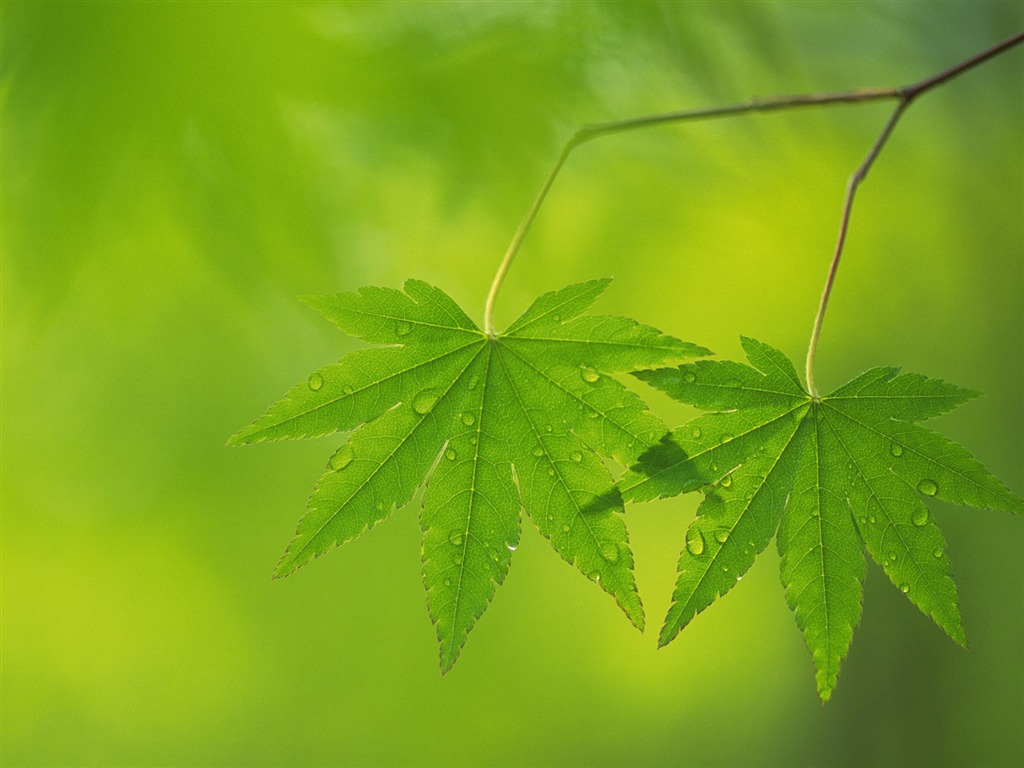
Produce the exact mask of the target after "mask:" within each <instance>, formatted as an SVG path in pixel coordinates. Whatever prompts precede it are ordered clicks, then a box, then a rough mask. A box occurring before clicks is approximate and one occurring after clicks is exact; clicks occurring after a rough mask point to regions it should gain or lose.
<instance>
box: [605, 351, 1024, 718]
mask: <svg viewBox="0 0 1024 768" xmlns="http://www.w3.org/2000/svg"><path fill="white" fill-rule="evenodd" d="M743 347H744V350H745V351H746V353H747V357H748V359H749V361H750V363H751V364H752V366H753V367H751V366H750V365H744V364H740V363H736V362H730V361H698V362H696V363H693V364H688V365H682V366H680V367H678V368H671V369H658V370H652V371H641V372H638V373H637V374H636V375H637V376H638V377H639V378H641V379H642V380H644V381H646V382H647V383H648V384H651V385H652V386H654V387H657V388H658V389H660V390H663V391H664V392H666V393H667V394H669V395H670V396H672V397H673V398H675V399H677V400H680V401H682V402H684V403H688V404H690V405H694V406H696V407H698V408H700V409H702V410H705V411H710V413H706V414H704V415H702V416H699V417H697V418H696V419H694V420H692V421H690V422H689V423H687V424H686V425H684V426H682V427H680V428H679V429H677V430H675V431H674V432H673V433H672V435H671V437H670V438H668V439H666V440H665V441H664V442H663V443H662V444H661V445H660V446H658V447H657V448H655V449H653V450H652V451H650V452H648V454H646V455H645V456H643V457H642V458H641V461H640V462H639V463H638V465H637V466H636V467H635V468H634V469H633V470H631V471H630V472H629V473H627V475H625V476H624V477H623V479H622V481H621V482H620V485H619V488H620V490H621V494H622V497H623V498H624V499H626V500H627V501H629V500H633V501H643V500H647V499H652V498H657V497H666V496H673V495H676V494H679V493H683V492H687V491H694V490H698V489H700V490H703V491H704V493H705V499H704V500H703V501H702V503H701V505H700V507H699V509H698V511H697V517H696V519H695V520H694V522H693V523H692V524H691V525H690V527H689V529H688V530H687V533H686V541H685V546H684V547H683V550H682V553H681V555H680V559H679V567H678V571H679V577H678V581H677V583H676V588H675V592H674V594H673V600H672V606H671V608H670V609H669V612H668V615H667V617H666V619H665V624H664V627H663V628H662V631H661V636H660V645H665V644H666V643H668V642H670V641H671V640H672V639H673V638H674V637H675V636H676V635H677V634H678V633H679V631H680V630H681V629H682V628H683V627H684V626H686V624H688V623H689V622H690V621H691V620H692V619H693V618H694V616H695V615H696V614H697V613H699V612H700V611H702V610H704V609H705V608H707V607H708V606H709V605H710V604H711V603H712V602H713V601H714V600H715V599H716V598H717V597H718V596H719V595H724V594H725V593H726V592H728V591H729V590H730V589H731V588H732V587H733V586H734V585H735V584H736V582H737V581H738V580H739V579H740V578H741V577H742V576H743V574H744V573H745V572H746V571H747V569H748V568H750V566H751V565H752V564H753V562H754V558H755V556H756V555H757V554H758V553H759V552H761V551H762V550H764V548H765V547H766V546H767V545H768V544H769V542H770V541H771V539H772V537H773V536H777V545H778V550H779V554H780V555H781V558H782V559H781V577H782V583H783V585H784V586H785V589H786V599H787V601H788V602H789V605H790V607H791V608H792V609H793V611H794V613H795V616H796V621H797V624H798V625H799V627H800V629H801V630H802V631H803V634H804V638H805V640H806V642H807V646H808V648H809V649H810V651H811V654H812V656H813V658H814V663H815V666H816V669H817V685H818V692H819V694H820V696H821V698H822V700H828V698H829V697H830V696H831V693H832V690H833V688H834V687H835V685H836V680H837V678H838V675H839V667H840V664H841V662H842V660H843V658H844V657H845V655H846V652H847V649H848V648H849V645H850V642H851V640H852V638H853V631H854V629H855V627H856V626H857V623H858V621H859V619H860V614H861V601H862V591H861V585H862V582H863V579H864V575H865V560H864V554H863V550H864V549H865V548H866V549H867V551H868V553H869V554H870V555H871V557H872V559H874V560H875V562H877V563H878V564H879V565H881V566H882V568H883V570H884V571H885V573H886V574H887V575H888V577H889V579H890V580H891V581H892V583H893V584H894V585H896V587H897V588H898V589H900V591H902V592H903V593H905V594H906V595H907V597H908V598H909V599H910V600H911V601H912V602H913V603H914V604H915V605H917V606H918V608H920V609H921V611H922V612H924V613H925V614H926V615H927V616H930V617H931V618H932V619H933V620H934V621H935V623H936V624H938V625H939V627H941V628H942V629H943V631H945V632H946V634H948V635H949V637H950V638H952V639H953V640H954V641H955V642H957V643H958V644H960V645H965V644H966V638H965V635H964V630H963V626H962V624H961V621H960V612H959V609H958V607H957V592H956V586H955V584H954V583H953V579H952V573H951V571H950V565H949V559H948V557H947V555H946V543H945V541H944V539H943V536H942V533H941V531H940V530H939V528H938V527H937V526H936V525H935V523H934V521H933V519H932V515H931V514H930V512H929V509H928V507H927V506H926V505H925V503H924V501H923V500H922V496H933V497H936V498H940V499H944V500H946V501H950V502H953V503H956V504H966V505H970V506H973V507H979V508H988V509H998V510H1004V511H1007V512H1013V513H1016V514H1022V513H1024V501H1022V500H1021V499H1020V498H1019V497H1018V496H1016V495H1015V494H1014V493H1012V492H1011V491H1010V490H1009V489H1007V488H1006V486H1004V485H1003V484H1002V483H1001V482H1000V481H999V480H997V479H996V478H995V477H993V476H992V475H991V474H990V473H989V472H988V470H986V469H985V467H983V466H982V465H981V464H980V463H979V462H978V461H977V460H976V459H974V458H973V457H972V456H971V455H970V454H969V453H968V452H967V451H966V450H965V449H964V448H963V447H961V446H960V445H958V444H956V443H954V442H951V441H950V440H948V439H946V438H945V437H943V436H941V435H939V434H937V433H935V432H933V431H931V430H929V429H926V428H925V427H922V426H920V425H919V424H918V422H921V421H923V420H925V419H929V418H933V417H935V416H938V415H940V414H942V413H945V412H947V411H950V410H952V409H953V408H955V407H957V406H958V405H960V404H961V403H963V402H965V401H967V400H969V399H971V398H973V397H976V396H977V394H978V393H976V392H972V391H970V390H966V389H962V388H960V387H956V386H954V385H952V384H948V383H946V382H944V381H939V380H937V379H929V378H925V377H924V376H920V375H917V374H912V373H904V374H900V373H899V369H896V368H875V369H872V370H870V371H867V372H866V373H864V374H862V375H860V376H858V377H857V378H855V379H854V380H853V381H851V382H849V383H848V384H846V385H845V386H843V387H840V388H839V389H837V390H836V391H835V392H833V393H832V394H830V395H828V396H826V397H822V398H821V399H820V400H816V399H814V398H812V397H811V396H810V395H809V394H808V393H807V392H806V390H805V389H804V388H803V386H802V385H801V383H800V379H799V377H798V376H797V373H796V370H795V369H794V368H793V365H792V363H791V362H790V361H789V359H788V358H786V356H785V355H783V354H782V353H781V352H779V351H778V350H776V349H773V348H772V347H769V346H767V345H765V344H762V343H761V342H758V341H755V340H753V339H743Z"/></svg>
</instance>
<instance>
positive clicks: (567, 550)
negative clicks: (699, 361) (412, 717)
mask: <svg viewBox="0 0 1024 768" xmlns="http://www.w3.org/2000/svg"><path fill="white" fill-rule="evenodd" d="M608 282H609V281H608V280H594V281H591V282H588V283H581V284H578V285H572V286H568V287H566V288H563V289H561V290H559V291H553V292H551V293H547V294H544V295H543V296H541V297H540V298H538V299H537V300H536V301H535V302H534V303H533V305H532V306H531V307H530V308H529V309H527V310H526V312H524V313H523V314H522V315H521V316H520V317H519V319H518V320H516V321H515V322H514V323H513V324H512V325H511V326H510V327H509V330H508V331H507V332H506V333H504V334H501V335H498V336H496V337H489V336H487V335H486V334H484V333H483V332H481V331H480V329H479V328H477V326H476V325H475V324H474V323H473V322H472V321H471V320H470V319H469V318H468V317H467V316H466V314H465V313H464V312H463V311H462V310H461V309H460V308H459V307H458V305H457V304H456V303H455V302H454V301H453V300H452V299H451V298H449V297H448V296H447V295H446V294H445V293H443V292H442V291H440V290H439V289H437V288H434V287H432V286H430V285H427V284H426V283H423V282H420V281H416V280H410V281H408V282H406V284H405V290H404V292H403V291H398V290H394V289H389V288H363V289H361V290H360V291H359V292H358V293H348V294H339V295H336V296H325V297H312V298H308V299H307V302H308V303H309V304H310V305H311V306H312V307H313V308H314V309H316V310H317V311H319V312H320V313H321V314H322V315H323V316H324V317H325V318H327V319H328V320H329V321H331V322H333V323H334V324H335V325H337V326H338V327H339V328H340V329H341V330H342V331H344V332H345V333H348V334H351V335H354V336H358V337H359V338H361V339H363V340H364V341H367V342H370V343H374V344H382V345H387V346H382V347H376V348H370V349H362V350H358V351H356V352H353V353H351V354H349V355H347V356H346V357H344V358H342V359H341V360H340V361H339V362H337V363H334V364H332V365H328V366H325V367H323V368H321V369H319V370H318V371H315V372H314V373H312V374H311V375H310V376H309V378H308V379H307V380H306V381H305V382H303V383H301V384H298V385H296V386H295V387H293V388H292V389H291V390H289V391H288V392H287V393H286V394H285V396H284V398H283V399H282V400H281V401H280V402H278V403H276V404H274V405H273V406H271V407H270V409H269V410H268V411H267V412H266V413H265V414H264V415H263V416H261V417H260V418H258V419H256V421H254V422H253V423H252V424H250V425H249V426H247V427H245V428H243V429H242V430H240V431H239V432H238V433H237V434H236V435H234V436H233V437H232V438H231V440H230V442H231V443H233V444H247V443H256V442H261V441H267V440H281V439H288V438H305V437H315V436H322V435H328V434H331V433H334V432H339V431H350V430H354V431H353V432H352V434H351V436H350V437H349V438H348V440H347V441H346V442H345V443H344V444H343V445H342V446H341V447H340V448H339V449H338V450H337V451H336V452H335V453H334V455H333V456H332V457H331V459H330V461H329V463H328V469H327V472H326V473H325V474H324V475H323V476H322V477H321V478H320V480H319V482H318V483H317V485H316V488H315V490H314V491H313V494H312V496H311V497H310V499H309V503H308V511H307V513H306V515H305V516H304V517H303V518H302V520H301V522H300V524H299V528H298V531H297V533H296V535H295V538H294V539H293V540H292V542H291V544H289V546H288V548H287V550H286V552H285V554H284V556H283V557H282V559H281V562H280V563H279V564H278V566H277V570H276V574H275V575H277V576H285V575H288V574H289V573H292V572H293V571H294V570H295V569H297V568H299V567H300V566H302V565H304V564H306V563H308V562H309V561H310V560H312V559H314V558H315V557H318V556H320V555H322V554H324V553H325V552H327V551H328V550H330V549H333V548H334V547H336V546H338V545H339V544H342V543H344V542H346V541H349V540H351V539H354V538H355V537H357V536H358V535H359V534H361V533H362V532H363V531H365V530H366V529H368V528H371V527H373V526H374V525H376V524H377V523H379V522H381V521H382V520H384V519H385V518H387V517H388V516H389V515H390V514H391V513H392V512H393V511H394V510H395V509H397V508H400V507H402V506H404V505H405V504H407V503H408V502H409V500H410V499H411V498H412V497H413V496H414V495H415V493H416V491H417V489H418V488H419V487H420V486H422V485H424V484H426V490H425V491H424V494H423V509H422V512H421V516H420V523H421V528H422V532H423V549H422V554H423V583H424V586H425V587H426V591H427V606H428V609H429V611H430V615H431V618H432V620H433V622H434V624H435V626H436V629H437V635H438V641H439V643H440V654H441V668H442V670H443V671H447V670H448V669H450V668H451V666H452V665H453V664H454V663H455V661H456V659H457V658H458V656H459V653H460V651H461V649H462V646H463V644H464V642H465V639H466V636H467V634H468V633H469V631H470V629H471V628H472V627H473V625H474V624H475V622H476V621H477V619H479V617H480V616H481V614H482V613H483V612H484V610H485V609H486V608H487V605H488V604H489V603H490V601H491V598H492V596H493V594H494V591H495V589H496V586H497V585H498V584H500V583H501V582H502V581H503V580H504V578H505V575H506V573H507V572H508V568H509V563H510V561H511V556H512V552H513V551H514V550H515V549H516V548H517V547H518V545H519V536H520V526H521V517H522V514H521V513H522V511H524V510H525V512H526V514H527V516H528V517H529V518H530V519H531V520H532V521H533V522H534V524H535V525H536V527H537V529H538V530H539V531H540V533H541V534H542V535H543V536H544V537H545V538H547V539H548V540H549V541H550V542H551V545H552V546H553V548H554V549H555V551H556V552H557V553H558V554H559V555H560V556H561V557H562V558H563V559H564V560H565V561H566V562H568V563H570V564H572V565H573V566H574V567H575V568H576V569H578V570H579V571H580V572H581V573H583V574H584V575H586V576H587V577H588V578H590V579H591V580H592V581H594V582H596V583H597V584H598V585H599V586H600V587H601V588H602V589H603V590H604V591H606V592H607V593H609V594H610V595H611V596H612V597H613V598H614V599H615V600H616V601H617V602H618V604H619V606H620V607H621V608H622V610H623V611H624V612H625V614H626V615H627V617H628V618H629V620H630V621H631V622H632V623H633V624H635V625H636V626H637V627H638V628H641V629H642V628H643V623H644V615H643V608H642V606H641V604H640V598H639V596H638V595H637V591H636V584H635V582H634V579H633V570H632V569H633V556H632V552H631V551H630V548H629V540H628V537H627V533H626V526H625V523H624V522H623V520H622V517H621V515H620V514H619V513H621V512H622V501H621V498H620V496H619V493H618V490H617V489H616V487H615V484H614V481H613V478H612V476H611V475H610V473H609V471H608V469H607V468H606V467H605V465H604V463H603V462H602V460H601V457H607V458H611V459H614V460H615V461H617V462H619V463H620V464H622V465H623V466H630V465H632V464H635V463H636V462H637V461H638V460H639V458H640V456H641V455H643V454H644V453H645V452H647V451H649V450H650V449H651V448H652V447H653V446H655V445H657V444H658V442H659V440H661V439H662V438H663V437H664V435H665V434H666V432H667V430H666V428H665V427H664V426H663V425H662V424H661V422H660V421H659V420H658V419H657V418H656V417H654V416H653V415H651V414H650V413H649V412H648V411H647V408H646V406H645V405H644V404H643V402H642V401H641V400H640V399H639V398H638V397H637V396H636V395H635V394H633V393H632V392H630V391H629V390H627V389H626V388H625V387H624V386H623V385H622V384H621V383H620V382H619V381H617V380H616V379H614V378H612V377H610V376H609V374H614V373H622V372H627V371H632V370H634V369H638V368H640V369H643V368H650V367H653V366H659V365H665V364H666V363H675V362H678V361H680V360H682V359H685V358H686V357H692V356H699V355H704V354H707V350H705V349H703V348H701V347H697V346H695V345H693V344H688V343H686V342H682V341H679V340H678V339H674V338H672V337H670V336H666V335H664V334H662V333H661V332H660V331H657V330H656V329H654V328H651V327H649V326H645V325H641V324H639V323H637V322H635V321H633V320H629V319H626V318H620V317H604V316H595V315H583V314H582V313H583V312H584V311H586V310H587V308H588V307H589V306H590V305H591V304H592V303H593V302H594V300H595V299H597V297H598V296H599V295H600V293H601V292H602V291H603V290H604V289H605V288H606V287H607V285H608Z"/></svg>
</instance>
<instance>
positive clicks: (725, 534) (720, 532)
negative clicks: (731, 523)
mask: <svg viewBox="0 0 1024 768" xmlns="http://www.w3.org/2000/svg"><path fill="white" fill-rule="evenodd" d="M728 540H729V529H728V528H719V529H717V530H716V531H715V541H717V542H718V543H719V544H725V542H727V541H728Z"/></svg>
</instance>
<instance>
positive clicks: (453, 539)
mask: <svg viewBox="0 0 1024 768" xmlns="http://www.w3.org/2000/svg"><path fill="white" fill-rule="evenodd" d="M448 543H449V544H451V545H452V546H453V547H461V546H462V531H458V530H456V531H452V532H451V533H449V534H448Z"/></svg>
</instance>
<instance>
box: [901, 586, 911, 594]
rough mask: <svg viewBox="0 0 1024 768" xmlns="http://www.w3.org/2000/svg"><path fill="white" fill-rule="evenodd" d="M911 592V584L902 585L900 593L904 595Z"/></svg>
mask: <svg viewBox="0 0 1024 768" xmlns="http://www.w3.org/2000/svg"><path fill="white" fill-rule="evenodd" d="M909 591H910V585H909V584H900V592H902V593H903V594H907V592H909Z"/></svg>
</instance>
